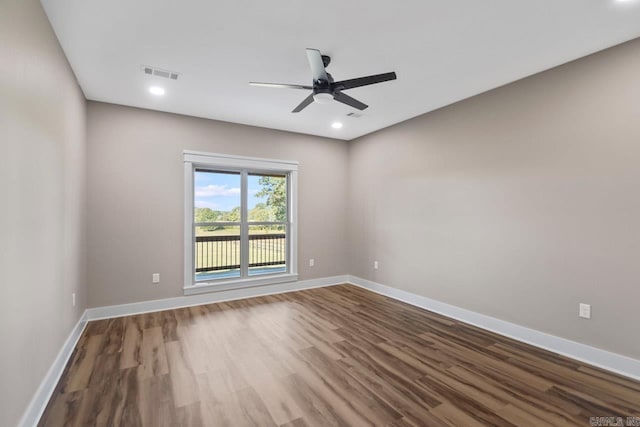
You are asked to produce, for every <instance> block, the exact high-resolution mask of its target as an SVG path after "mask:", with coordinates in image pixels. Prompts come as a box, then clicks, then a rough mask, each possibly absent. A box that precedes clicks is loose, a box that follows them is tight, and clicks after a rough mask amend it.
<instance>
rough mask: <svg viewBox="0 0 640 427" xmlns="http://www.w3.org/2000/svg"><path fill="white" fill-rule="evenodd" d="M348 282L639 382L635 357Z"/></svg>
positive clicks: (639, 366) (384, 288) (352, 279)
mask: <svg viewBox="0 0 640 427" xmlns="http://www.w3.org/2000/svg"><path fill="white" fill-rule="evenodd" d="M349 283H351V284H353V285H356V286H359V287H361V288H364V289H367V290H370V291H373V292H376V293H378V294H381V295H384V296H387V297H390V298H393V299H396V300H399V301H402V302H406V303H407V304H411V305H414V306H416V307H420V308H424V309H426V310H429V311H433V312H435V313H438V314H442V315H443V316H446V317H450V318H452V319H456V320H459V321H461V322H464V323H469V324H471V325H473V326H477V327H479V328H482V329H486V330H488V331H491V332H495V333H496V334H499V335H503V336H505V337H509V338H513V339H514V340H517V341H521V342H524V343H527V344H531V345H533V346H536V347H540V348H542V349H545V350H549V351H551V352H553V353H557V354H561V355H563V356H567V357H570V358H572V359H575V360H579V361H581V362H584V363H588V364H590V365H593V366H597V367H599V368H602V369H606V370H607V371H611V372H614V373H616V374H620V375H624V376H625V377H629V378H632V379H635V380H639V381H640V360H637V359H633V358H630V357H627V356H622V355H620V354H616V353H612V352H610V351H606V350H602V349H599V348H596V347H591V346H589V345H586V344H581V343H579V342H575V341H571V340H568V339H565V338H560V337H557V336H555V335H550V334H546V333H544V332H540V331H536V330H534V329H529V328H526V327H524V326H520V325H516V324H515V323H510V322H507V321H504V320H500V319H496V318H494V317H491V316H486V315H484V314H480V313H476V312H474V311H470V310H466V309H464V308H460V307H456V306H453V305H450V304H445V303H443V302H440V301H436V300H433V299H431V298H427V297H423V296H420V295H416V294H413V293H411V292H407V291H403V290H400V289H396V288H392V287H390V286H385V285H382V284H380V283H376V282H372V281H370V280H366V279H362V278H360V277H356V276H350V277H349Z"/></svg>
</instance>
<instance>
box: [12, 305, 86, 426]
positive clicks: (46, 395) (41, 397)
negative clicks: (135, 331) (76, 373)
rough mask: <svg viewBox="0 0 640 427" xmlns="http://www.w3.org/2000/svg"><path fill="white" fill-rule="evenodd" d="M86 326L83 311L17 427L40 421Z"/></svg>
mask: <svg viewBox="0 0 640 427" xmlns="http://www.w3.org/2000/svg"><path fill="white" fill-rule="evenodd" d="M86 326H87V312H86V310H85V312H84V313H83V314H82V316H80V319H78V322H77V323H76V324H75V326H74V327H73V329H72V330H71V333H70V334H69V336H68V337H67V340H66V341H65V342H64V344H63V346H62V348H61V349H60V351H59V352H58V355H57V356H56V358H55V360H54V361H53V364H52V365H51V367H50V368H49V370H48V371H47V374H46V375H45V377H44V379H43V380H42V382H41V383H40V386H39V387H38V390H37V391H36V394H35V395H34V396H33V398H32V399H31V402H30V403H29V406H27V409H26V411H25V412H24V414H23V415H22V419H21V420H20V422H19V423H18V427H31V426H35V425H37V424H38V421H40V417H41V416H42V413H43V412H44V410H45V409H46V407H47V404H48V403H49V399H50V398H51V395H52V394H53V391H54V390H55V388H56V386H57V385H58V381H60V377H62V373H63V372H64V368H65V366H67V362H68V361H69V358H70V357H71V355H72V354H73V350H74V349H75V348H76V344H77V343H78V340H79V339H80V336H81V335H82V332H83V331H84V328H85V327H86Z"/></svg>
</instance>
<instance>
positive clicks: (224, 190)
mask: <svg viewBox="0 0 640 427" xmlns="http://www.w3.org/2000/svg"><path fill="white" fill-rule="evenodd" d="M259 179H260V177H259V176H252V175H249V177H248V187H249V196H248V197H249V206H248V208H249V210H251V209H252V208H253V207H255V205H256V204H258V203H265V202H266V198H258V197H256V196H255V194H256V193H257V192H258V191H260V184H259V183H258V180H259ZM194 183H195V186H194V195H195V207H197V208H210V209H212V210H219V211H230V210H231V209H233V208H235V207H236V206H240V174H237V175H236V174H227V173H214V172H199V171H196V173H195V180H194Z"/></svg>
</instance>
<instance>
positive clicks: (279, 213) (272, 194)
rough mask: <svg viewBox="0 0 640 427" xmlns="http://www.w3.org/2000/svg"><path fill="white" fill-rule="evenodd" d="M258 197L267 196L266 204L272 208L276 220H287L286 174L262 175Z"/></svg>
mask: <svg viewBox="0 0 640 427" xmlns="http://www.w3.org/2000/svg"><path fill="white" fill-rule="evenodd" d="M258 183H259V184H260V185H261V187H262V188H261V189H260V191H258V192H257V193H256V197H259V198H266V205H267V207H268V208H270V209H272V210H273V212H274V214H275V220H276V221H286V220H287V178H285V177H284V176H262V177H260V180H259V181H258Z"/></svg>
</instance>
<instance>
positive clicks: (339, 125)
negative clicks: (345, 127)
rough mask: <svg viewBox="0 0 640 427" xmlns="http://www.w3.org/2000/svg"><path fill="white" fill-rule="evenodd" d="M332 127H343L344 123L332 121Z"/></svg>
mask: <svg viewBox="0 0 640 427" xmlns="http://www.w3.org/2000/svg"><path fill="white" fill-rule="evenodd" d="M331 127H332V128H334V129H342V123H340V122H333V123H331Z"/></svg>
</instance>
